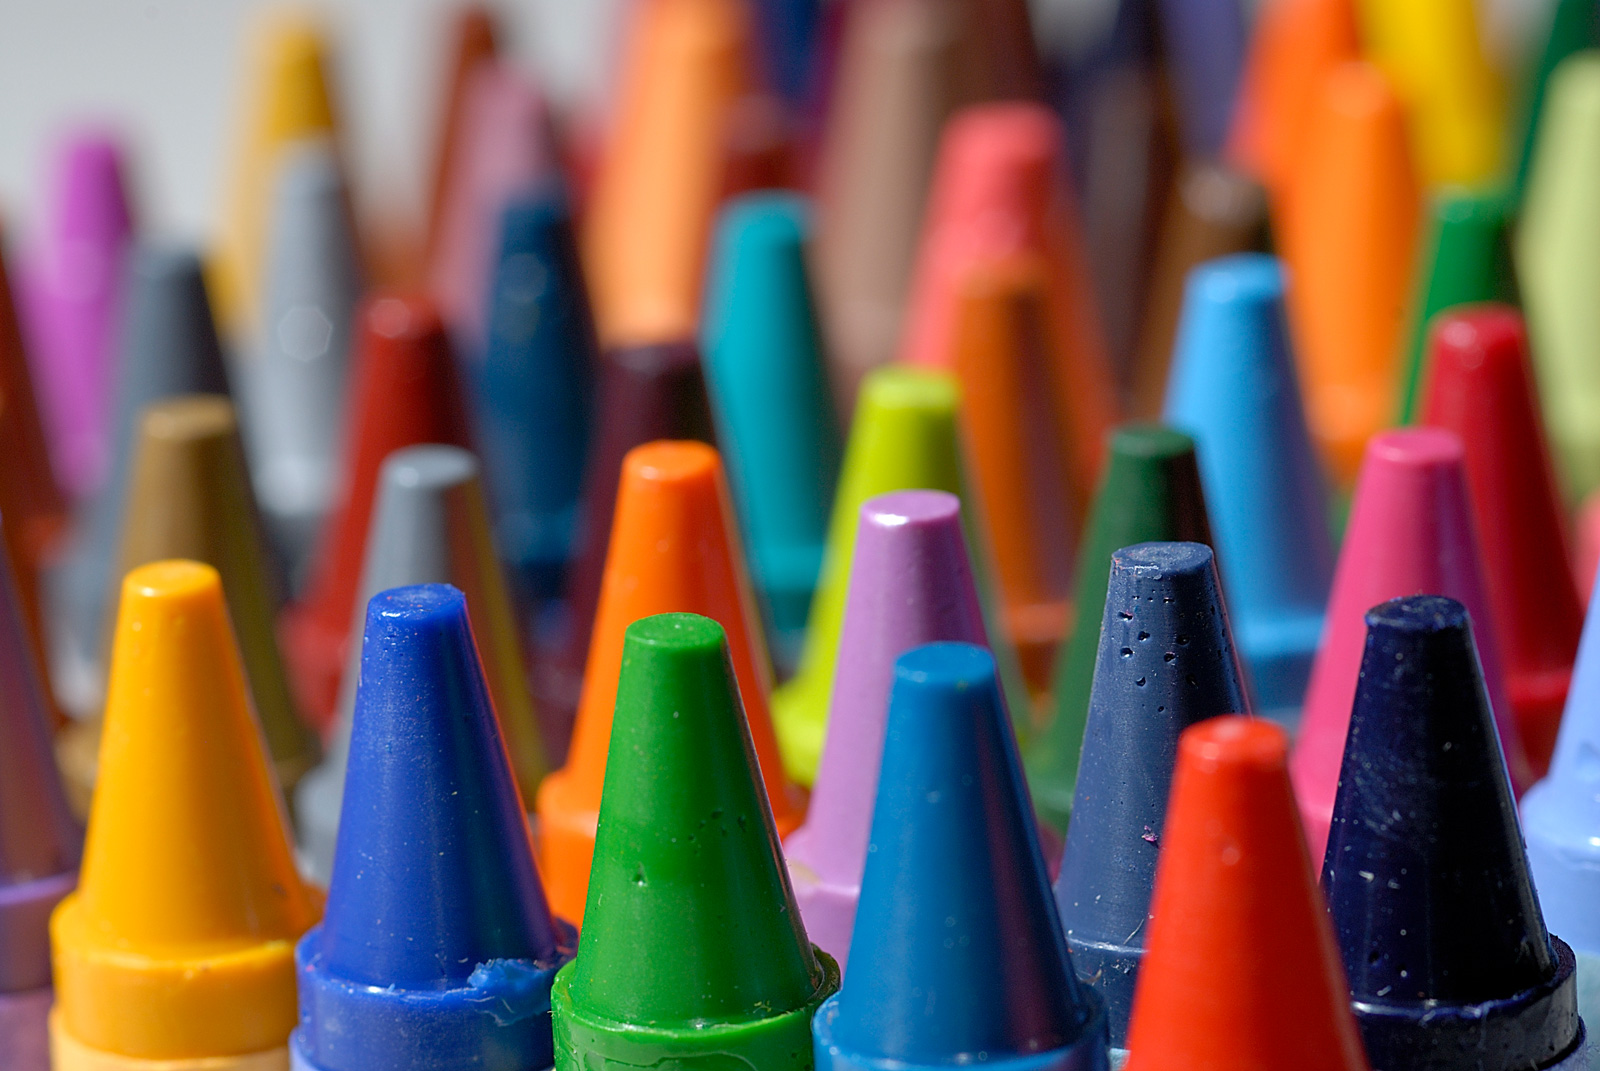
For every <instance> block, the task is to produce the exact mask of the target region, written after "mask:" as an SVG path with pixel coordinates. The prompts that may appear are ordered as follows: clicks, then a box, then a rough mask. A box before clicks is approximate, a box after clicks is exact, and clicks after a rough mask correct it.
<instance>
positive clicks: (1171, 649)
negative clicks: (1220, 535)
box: [1055, 543, 1250, 1048]
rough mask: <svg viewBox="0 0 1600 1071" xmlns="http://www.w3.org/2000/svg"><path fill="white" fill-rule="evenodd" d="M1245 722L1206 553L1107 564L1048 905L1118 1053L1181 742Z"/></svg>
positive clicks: (1120, 555) (1132, 551)
mask: <svg viewBox="0 0 1600 1071" xmlns="http://www.w3.org/2000/svg"><path fill="white" fill-rule="evenodd" d="M1249 713H1250V701H1249V699H1248V698H1247V697H1246V695H1245V689H1244V679H1243V674H1241V673H1240V670H1239V660H1238V656H1237V654H1236V653H1235V650H1234V645H1233V637H1232V635H1231V634H1230V632H1229V629H1228V613H1227V609H1226V608H1225V606H1224V605H1223V599H1222V587H1221V584H1220V583H1219V582H1218V579H1217V565H1216V559H1215V558H1214V557H1213V555H1212V553H1211V548H1210V547H1207V546H1205V545H1203V544H1200V543H1141V544H1139V545H1137V546H1132V547H1124V548H1122V549H1121V550H1119V551H1117V552H1116V553H1115V554H1113V555H1112V556H1111V579H1110V585H1109V587H1108V589H1107V591H1106V599H1105V617H1104V623H1103V624H1102V626H1101V628H1100V644H1099V657H1098V659H1097V660H1096V665H1095V674H1094V690H1093V692H1092V693H1091V695H1090V697H1089V717H1088V723H1087V725H1086V726H1085V730H1084V737H1083V758H1082V760H1081V761H1080V763H1079V773H1078V780H1077V785H1076V790H1075V795H1074V797H1073V804H1072V821H1071V824H1070V825H1068V827H1067V843H1066V849H1065V850H1064V852H1063V853H1062V861H1061V873H1060V875H1059V876H1058V877H1057V879H1056V886H1055V894H1056V904H1057V905H1058V906H1059V907H1060V909H1061V924H1062V926H1063V927H1064V928H1065V929H1066V931H1067V942H1068V944H1069V946H1070V947H1071V949H1072V958H1073V963H1074V964H1075V965H1076V967H1077V969H1078V976H1079V977H1080V978H1083V979H1085V980H1086V981H1087V983H1088V984H1090V985H1092V986H1093V987H1094V988H1095V989H1096V990H1097V991H1098V992H1099V993H1100V994H1101V995H1102V996H1103V997H1104V998H1105V1001H1106V1007H1107V1011H1108V1013H1109V1016H1110V1026H1111V1044H1112V1045H1113V1046H1116V1047H1118V1048H1121V1047H1125V1046H1126V1044H1127V1032H1128V1013H1129V1011H1130V1010H1131V1008H1132V1006H1133V994H1134V986H1135V984H1136V983H1137V981H1138V976H1139V964H1140V962H1141V960H1142V959H1143V958H1144V955H1145V943H1144V920H1145V918H1146V917H1147V916H1148V915H1149V914H1150V890H1151V887H1152V885H1153V884H1154V882H1155V874H1156V857H1157V852H1158V850H1159V848H1160V845H1161V844H1162V843H1163V842H1162V839H1161V838H1162V830H1163V828H1164V823H1165V820H1166V812H1167V793H1168V789H1169V787H1170V785H1171V782H1172V770H1173V764H1174V763H1175V762H1176V761H1177V753H1178V737H1179V736H1180V735H1181V734H1182V733H1183V731H1184V730H1185V729H1187V728H1188V727H1189V726H1190V725H1193V724H1195V723H1196V722H1200V721H1204V720H1205V719H1207V718H1213V717H1216V716H1218V715H1222V714H1249ZM1130 934H1131V935H1132V936H1129V935H1130Z"/></svg>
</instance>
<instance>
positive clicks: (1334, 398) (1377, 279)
mask: <svg viewBox="0 0 1600 1071" xmlns="http://www.w3.org/2000/svg"><path fill="white" fill-rule="evenodd" d="M1309 122H1310V123H1311V130H1310V132H1309V133H1308V135H1307V139H1306V145H1305V148H1304V150H1303V153H1302V158H1301V161H1300V166H1299V168H1298V169H1297V170H1296V172H1295V175H1294V178H1293V179H1292V181H1291V182H1290V185H1289V189H1288V192H1287V194H1286V196H1285V198H1284V201H1283V204H1282V205H1281V206H1280V207H1279V208H1278V210H1277V215H1276V218H1275V219H1274V223H1275V225H1276V226H1277V227H1278V234H1279V236H1280V238H1281V244H1282V248H1283V251H1284V261H1285V263H1286V265H1287V267H1288V270H1289V278H1291V279H1292V280H1294V285H1293V287H1292V288H1291V289H1290V291H1289V318H1290V323H1291V324H1292V325H1293V326H1294V329H1295V337H1296V341H1297V342H1298V343H1299V360H1300V376H1301V387H1302V390H1303V391H1304V393H1305V399H1306V417H1307V419H1308V420H1309V421H1310V424H1311V433H1312V436H1313V438H1314V439H1315V441H1316V443H1317V446H1318V448H1319V449H1320V450H1321V452H1322V457H1323V462H1324V464H1326V465H1327V466H1328V469H1329V471H1330V473H1331V475H1332V478H1333V482H1334V484H1335V486H1337V487H1341V488H1347V487H1349V486H1350V484H1351V483H1352V482H1353V481H1354V480H1355V476H1356V470H1357V469H1358V468H1359V467H1360V462H1361V452H1362V449H1363V447H1364V446H1365V445H1366V441H1367V439H1368V438H1370V437H1371V436H1372V435H1373V433H1374V432H1376V431H1378V430H1379V429H1381V428H1383V427H1385V426H1386V425H1388V424H1389V422H1390V421H1391V420H1392V419H1393V416H1394V413H1395V410H1396V401H1397V399H1396V397H1395V394H1396V390H1395V386H1396V382H1397V378H1398V375H1399V358H1400V352H1401V348H1402V342H1403V331H1404V312H1403V308H1404V305H1403V302H1401V301H1400V300H1399V295H1401V294H1404V293H1406V292H1407V291H1408V289H1409V287H1410V283H1411V279H1412V275H1413V272H1414V270H1415V264H1414V257H1415V246H1416V239H1417V227H1418V222H1419V216H1420V205H1421V200H1420V197H1421V194H1420V192H1419V188H1418V185H1417V179H1416V175H1415V173H1414V172H1413V170H1412V166H1411V154H1410V149H1409V148H1408V146H1407V143H1406V133H1405V119H1404V113H1403V111H1402V107H1401V103H1400V99H1399V97H1397V96H1396V95H1395V91H1394V89H1393V88H1392V87H1391V85H1390V83H1389V81H1388V79H1387V78H1385V77H1384V76H1383V75H1382V74H1381V73H1379V71H1378V70H1377V68H1375V67H1372V66H1370V65H1368V64H1364V63H1347V64H1343V65H1341V66H1339V67H1336V68H1334V70H1333V71H1332V72H1331V73H1330V74H1329V75H1328V76H1327V79H1326V80H1325V81H1324V83H1323V85H1322V86H1321V88H1320V90H1319V92H1318V99H1317V103H1316V104H1315V106H1314V107H1313V108H1312V110H1311V113H1310V116H1309Z"/></svg>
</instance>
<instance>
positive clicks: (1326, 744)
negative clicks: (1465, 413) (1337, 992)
mask: <svg viewBox="0 0 1600 1071" xmlns="http://www.w3.org/2000/svg"><path fill="white" fill-rule="evenodd" d="M1464 458H1465V454H1464V449H1463V447H1462V445H1461V440H1460V439H1459V438H1458V437H1457V436H1456V434H1455V433H1454V432H1450V431H1445V430H1444V429H1442V428H1407V429H1404V430H1400V431H1390V432H1385V433H1383V434H1381V435H1375V436H1373V438H1372V440H1371V441H1370V442H1368V443H1367V451H1366V457H1365V459H1364V460H1363V461H1362V463H1361V474H1360V477H1359V479H1358V481H1357V483H1356V492H1355V499H1354V501H1353V503H1352V505H1351V509H1350V523H1349V526H1348V527H1347V528H1346V529H1345V537H1344V547H1343V549H1342V550H1341V551H1340V553H1339V564H1338V566H1337V568H1336V569H1335V571H1334V575H1333V591H1332V594H1331V595H1330V597H1329V600H1328V616H1327V623H1326V625H1324V628H1323V634H1322V646H1321V647H1320V648H1319V649H1318V651H1317V658H1316V662H1315V663H1314V664H1313V665H1312V668H1311V682H1310V684H1309V685H1308V686H1307V688H1306V701H1305V710H1304V713H1303V715H1302V717H1301V721H1300V735H1299V739H1298V740H1297V741H1296V742H1295V749H1294V755H1293V757H1292V758H1291V760H1290V773H1291V774H1292V775H1293V777H1294V789H1295V797H1296V798H1297V799H1298V800H1299V803H1300V815H1301V818H1302V820H1303V821H1304V822H1305V826H1306V840H1307V842H1308V845H1309V847H1310V849H1311V858H1313V859H1321V858H1322V853H1323V849H1324V846H1325V845H1326V844H1327V841H1328V826H1329V823H1330V821H1331V820H1332V816H1333V801H1334V795H1335V793H1336V792H1337V791H1338V787H1339V764H1340V762H1341V760H1342V759H1343V756H1344V742H1345V734H1346V732H1347V730H1348V728H1349V725H1350V708H1351V704H1352V703H1354V701H1355V693H1356V677H1357V675H1358V674H1359V673H1360V671H1361V653H1362V649H1363V647H1364V645H1365V642H1366V631H1367V630H1366V625H1365V623H1364V620H1365V615H1366V612H1367V611H1368V610H1370V609H1372V608H1373V607H1374V606H1376V605H1378V604H1379V603H1381V602H1386V601H1388V600H1389V599H1393V598H1399V597H1402V596H1406V595H1418V594H1426V595H1445V596H1448V597H1450V598H1452V599H1456V600H1457V601H1459V602H1460V603H1462V604H1463V605H1464V606H1466V608H1467V612H1468V613H1469V614H1470V615H1471V617H1472V631H1473V633H1474V635H1475V636H1476V637H1477V640H1478V654H1479V657H1480V659H1481V661H1482V663H1483V678H1484V682H1485V683H1486V685H1487V686H1488V690H1489V699H1490V702H1491V703H1492V704H1493V707H1494V719H1495V724H1496V725H1497V726H1498V728H1499V730H1500V744H1501V747H1502V748H1503V750H1504V751H1505V756H1506V768H1507V770H1508V772H1509V773H1510V774H1511V783H1512V787H1513V788H1514V789H1515V790H1516V792H1517V794H1518V795H1519V796H1520V795H1521V794H1522V791H1523V790H1524V789H1526V788H1527V787H1528V786H1529V785H1530V784H1531V783H1532V778H1531V776H1530V775H1529V772H1528V760H1527V757H1526V756H1525V755H1524V753H1523V750H1522V739H1521V737H1519V736H1518V735H1517V728H1516V722H1515V721H1514V720H1513V717H1512V711H1511V704H1510V702H1509V700H1508V699H1507V695H1506V690H1505V678H1504V675H1503V673H1502V672H1501V668H1500V655H1499V648H1498V646H1497V643H1496V640H1495V621H1494V619H1493V616H1492V615H1491V614H1490V612H1489V599H1488V593H1487V587H1486V586H1485V583H1484V577H1483V566H1482V562H1481V559H1480V557H1479V553H1478V538H1477V534H1476V532H1475V531H1474V528H1473V522H1472V513H1471V508H1470V504H1469V502H1468V500H1467V484H1466V474H1465V459H1464Z"/></svg>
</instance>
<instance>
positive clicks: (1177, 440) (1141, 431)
mask: <svg viewBox="0 0 1600 1071" xmlns="http://www.w3.org/2000/svg"><path fill="white" fill-rule="evenodd" d="M1193 451H1194V440H1193V439H1192V438H1190V437H1189V436H1188V435H1186V434H1184V433H1183V432H1181V431H1178V430H1177V429H1176V428H1169V427H1167V426H1165V425H1163V424H1124V425H1123V426H1121V427H1119V428H1118V429H1117V430H1116V431H1115V432H1113V433H1112V435H1111V452H1112V453H1113V454H1116V455H1118V456H1119V457H1129V458H1136V459H1138V460H1140V461H1169V460H1171V459H1173V458H1177V457H1182V456H1183V455H1185V454H1188V453H1192V452H1193Z"/></svg>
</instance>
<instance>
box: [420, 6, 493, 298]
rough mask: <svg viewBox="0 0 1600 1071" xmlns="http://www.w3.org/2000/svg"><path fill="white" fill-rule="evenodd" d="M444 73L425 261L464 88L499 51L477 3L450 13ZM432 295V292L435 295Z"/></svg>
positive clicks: (444, 191) (450, 175) (435, 238)
mask: <svg viewBox="0 0 1600 1071" xmlns="http://www.w3.org/2000/svg"><path fill="white" fill-rule="evenodd" d="M447 36H448V38H449V45H448V46H447V47H448V50H449V51H448V53H447V54H448V55H449V57H450V58H449V60H448V63H449V73H448V74H446V75H445V82H444V94H443V99H442V100H440V101H439V111H438V117H437V119H436V123H437V125H436V126H435V128H434V135H433V169H432V172H431V174H430V175H429V183H428V219H427V230H426V234H425V236H424V252H425V255H428V256H430V257H431V254H432V253H433V251H434V250H435V249H436V248H437V246H438V243H439V237H440V231H441V229H442V218H443V216H444V212H445V204H446V201H447V199H448V197H449V195H450V193H451V192H452V191H451V185H452V183H453V182H454V180H455V176H456V169H457V168H458V167H460V166H461V164H460V163H459V160H460V159H461V158H462V157H464V156H465V153H464V152H463V151H462V148H463V144H464V142H465V140H466V138H465V135H464V129H465V127H466V125H467V120H466V111H467V97H468V93H469V90H468V86H469V85H470V84H471V82H472V80H473V78H474V76H475V75H476V74H477V72H478V71H480V70H482V69H484V68H485V67H488V66H489V65H491V64H492V63H493V62H494V59H495V55H496V54H497V53H498V52H499V50H500V47H499V40H498V38H499V36H500V30H499V27H498V25H497V22H496V18H495V14H494V12H493V11H491V10H490V9H489V8H488V7H486V6H484V5H483V4H481V3H476V2H473V3H465V4H461V5H459V6H457V7H456V8H455V10H454V11H452V12H451V13H450V28H449V30H448V31H447ZM435 292H436V293H437V291H435Z"/></svg>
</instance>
